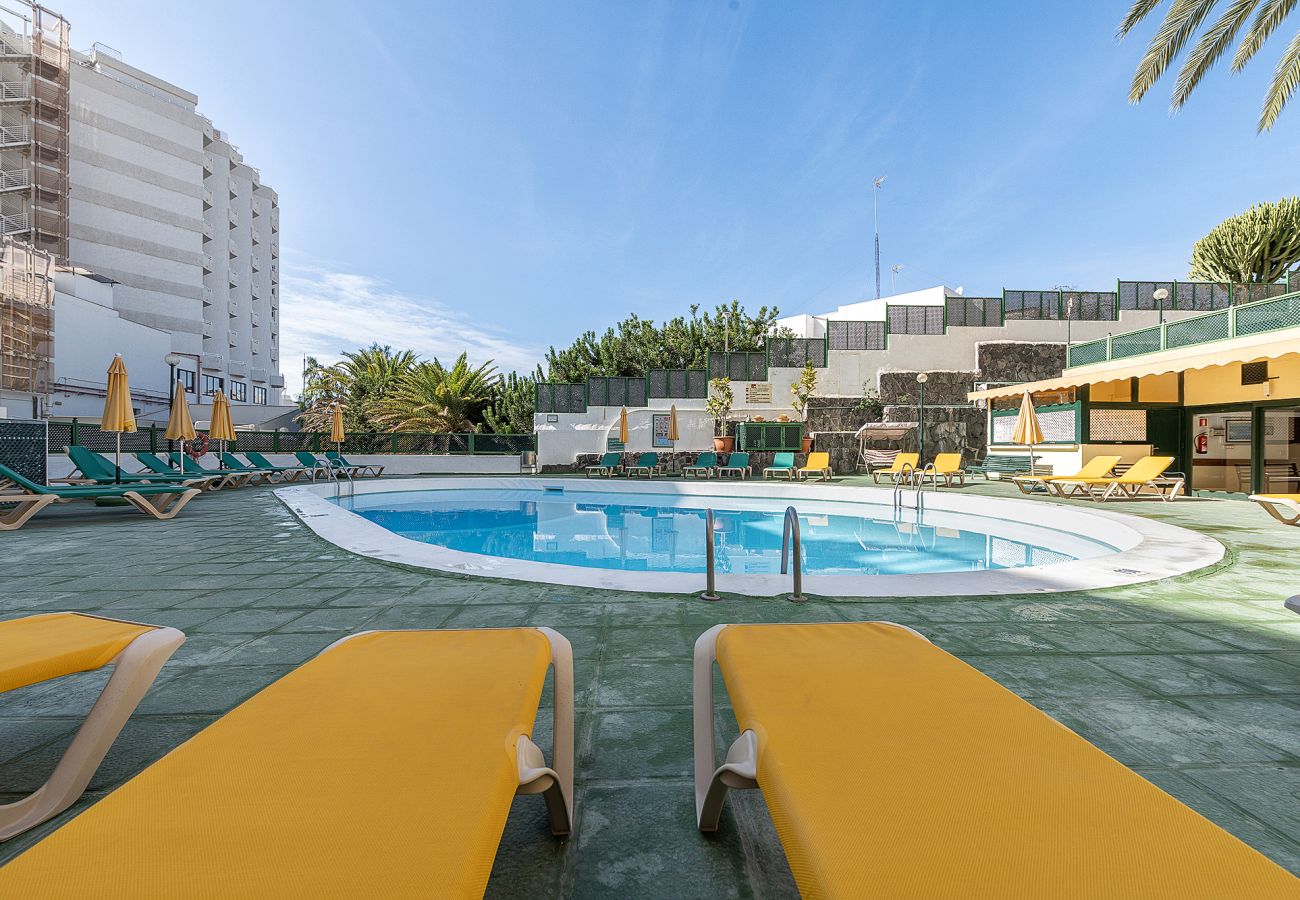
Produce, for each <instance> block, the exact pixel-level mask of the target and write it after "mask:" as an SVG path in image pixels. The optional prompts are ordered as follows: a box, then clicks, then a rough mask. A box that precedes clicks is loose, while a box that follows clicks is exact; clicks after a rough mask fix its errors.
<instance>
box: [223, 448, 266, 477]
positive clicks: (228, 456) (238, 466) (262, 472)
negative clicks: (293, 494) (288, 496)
mask: <svg viewBox="0 0 1300 900" xmlns="http://www.w3.org/2000/svg"><path fill="white" fill-rule="evenodd" d="M217 459H218V460H219V461H220V463H221V465H222V469H223V471H227V472H247V473H248V474H249V475H252V476H254V477H257V478H260V479H261V481H263V482H272V481H280V480H281V477H280V473H279V472H277V471H275V470H274V469H263V468H262V467H261V466H250V465H249V464H248V463H245V462H240V461H239V459H237V458H236V457H235V454H233V453H229V452H227V453H218V454H217Z"/></svg>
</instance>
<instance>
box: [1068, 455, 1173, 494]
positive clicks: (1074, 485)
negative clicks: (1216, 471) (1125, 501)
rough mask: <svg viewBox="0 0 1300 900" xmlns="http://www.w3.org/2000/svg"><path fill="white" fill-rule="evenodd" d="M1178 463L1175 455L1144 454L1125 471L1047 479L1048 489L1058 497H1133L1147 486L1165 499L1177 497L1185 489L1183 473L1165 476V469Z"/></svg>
mask: <svg viewBox="0 0 1300 900" xmlns="http://www.w3.org/2000/svg"><path fill="white" fill-rule="evenodd" d="M1173 464H1174V458H1173V457H1172V456H1144V457H1142V458H1141V459H1139V460H1138V461H1137V462H1135V463H1133V465H1132V466H1130V467H1129V470H1128V471H1127V472H1125V473H1124V474H1123V475H1110V476H1107V477H1105V478H1080V477H1079V476H1077V475H1072V476H1066V477H1065V478H1054V479H1052V480H1051V481H1049V482H1047V485H1046V486H1047V490H1048V491H1050V492H1051V493H1054V494H1056V495H1057V496H1058V497H1068V496H1069V495H1070V494H1086V495H1088V496H1089V497H1091V498H1092V499H1093V500H1097V501H1102V500H1109V499H1110V498H1111V497H1116V496H1118V497H1127V498H1129V499H1133V498H1134V497H1136V496H1137V495H1138V494H1140V493H1141V492H1142V489H1143V488H1148V487H1149V488H1151V489H1152V490H1153V491H1155V492H1156V494H1157V495H1158V496H1159V497H1160V499H1161V500H1166V501H1168V500H1173V499H1174V498H1175V497H1177V496H1178V492H1179V491H1181V490H1182V489H1183V479H1182V477H1181V476H1180V477H1165V470H1166V469H1168V468H1169V467H1170V466H1172V465H1173Z"/></svg>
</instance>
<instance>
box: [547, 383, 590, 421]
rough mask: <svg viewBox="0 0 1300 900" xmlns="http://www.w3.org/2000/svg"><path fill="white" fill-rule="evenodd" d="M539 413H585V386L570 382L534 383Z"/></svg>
mask: <svg viewBox="0 0 1300 900" xmlns="http://www.w3.org/2000/svg"><path fill="white" fill-rule="evenodd" d="M535 399H536V407H535V409H536V410H537V412H539V413H585V412H586V411H587V386H586V385H585V384H577V383H572V382H560V381H539V382H538V383H537V384H536V385H535Z"/></svg>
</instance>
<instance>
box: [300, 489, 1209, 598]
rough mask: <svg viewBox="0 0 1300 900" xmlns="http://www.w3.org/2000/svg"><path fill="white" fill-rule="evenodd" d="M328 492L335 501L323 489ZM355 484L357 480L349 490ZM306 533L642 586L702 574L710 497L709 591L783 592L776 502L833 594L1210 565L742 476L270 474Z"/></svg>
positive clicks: (350, 545) (933, 502) (687, 587)
mask: <svg viewBox="0 0 1300 900" xmlns="http://www.w3.org/2000/svg"><path fill="white" fill-rule="evenodd" d="M339 490H341V491H342V493H343V496H341V497H337V498H336V491H339ZM352 490H355V494H352ZM276 494H277V496H279V498H280V499H281V500H282V501H284V503H285V504H286V505H287V506H288V507H289V508H290V509H291V510H292V511H293V512H294V513H295V514H296V515H297V516H298V517H299V518H300V519H301V520H302V521H303V522H304V523H305V524H306V525H307V526H308V527H310V528H311V529H312V530H313V531H315V532H316V533H317V534H318V535H319V536H321V537H322V538H324V539H326V540H327V541H330V542H332V543H334V544H336V545H338V546H340V547H342V548H344V549H346V550H348V551H351V552H353V553H358V554H361V555H363V556H369V557H372V558H375V559H381V560H388V561H391V562H395V563H399V564H402V565H407V566H416V567H420V568H427V569H437V570H441V571H444V572H450V573H457V574H462V575H477V576H492V577H497V578H506V579H514V580H520V581H529V582H535V583H542V584H555V585H573V586H585V587H596V588H608V589H611V590H634V591H642V592H651V593H698V592H699V591H700V589H701V588H702V587H703V586H704V568H705V562H704V560H705V526H704V510H706V509H712V510H713V511H714V516H715V519H714V532H713V534H714V543H715V547H716V551H717V566H716V572H717V577H718V590H720V591H722V592H724V593H733V594H743V595H748V596H773V595H777V594H782V593H789V591H790V587H791V582H790V578H791V576H790V575H781V574H779V570H780V548H781V531H782V514H783V513H784V510H785V509H786V507H787V506H794V507H795V508H796V509H797V510H798V517H799V523H800V530H801V533H802V538H803V553H802V555H801V559H802V561H803V564H804V570H803V571H804V575H805V577H804V589H805V591H806V592H808V593H814V594H821V595H824V596H844V597H873V596H879V597H889V596H914V597H920V596H944V595H947V596H961V595H967V596H969V595H976V594H1000V593H1019V594H1024V593H1031V592H1035V591H1069V590H1082V589H1090V588H1098V587H1108V586H1114V585H1119V584H1132V583H1135V582H1140V581H1149V580H1155V579H1159V578H1165V577H1169V576H1171V575H1178V574H1182V573H1184V572H1188V571H1192V570H1194V569H1197V568H1201V567H1203V566H1206V565H1210V564H1212V563H1215V562H1218V561H1219V560H1220V559H1221V558H1222V557H1223V552H1224V551H1223V546H1222V545H1221V544H1219V543H1218V542H1217V541H1214V540H1213V539H1211V538H1208V537H1206V536H1204V535H1200V534H1197V533H1195V532H1191V531H1187V530H1185V529H1181V528H1176V527H1174V526H1171V525H1166V524H1163V523H1161V522H1158V521H1154V520H1151V519H1146V518H1140V517H1136V516H1129V515H1123V514H1117V513H1114V512H1111V511H1110V510H1109V509H1104V508H1100V507H1098V508H1092V507H1077V506H1076V507H1068V506H1063V505H1060V504H1055V503H1046V502H1041V501H1028V500H1021V499H1006V498H1001V497H989V496H981V495H976V494H974V493H972V492H967V493H962V492H959V491H941V492H927V493H926V494H925V499H924V509H923V510H918V509H916V508H915V504H916V497H915V496H914V495H913V494H912V492H911V491H908V492H907V495H908V496H907V497H906V498H905V500H904V508H902V509H896V508H895V507H894V505H893V493H892V491H891V490H890V489H889V488H883V487H882V488H871V487H864V486H850V485H807V484H773V483H770V482H769V483H766V484H764V483H761V482H759V483H755V482H728V483H719V482H716V481H714V482H703V483H683V482H680V481H628V480H616V481H603V480H602V481H586V480H581V479H572V478H553V477H545V476H532V477H509V476H502V477H470V478H457V477H432V478H428V477H426V478H401V479H383V480H380V481H363V482H358V483H357V484H356V486H355V488H354V489H353V488H351V487H350V486H344V487H342V488H337V487H335V486H333V485H311V486H294V487H286V488H281V489H279V490H277V491H276Z"/></svg>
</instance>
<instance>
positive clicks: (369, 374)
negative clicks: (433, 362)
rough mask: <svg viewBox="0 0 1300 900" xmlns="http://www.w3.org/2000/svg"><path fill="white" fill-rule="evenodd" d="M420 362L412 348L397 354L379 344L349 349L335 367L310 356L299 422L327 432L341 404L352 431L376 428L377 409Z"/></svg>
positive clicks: (345, 422)
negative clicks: (336, 407) (375, 415)
mask: <svg viewBox="0 0 1300 900" xmlns="http://www.w3.org/2000/svg"><path fill="white" fill-rule="evenodd" d="M418 361H419V357H418V356H416V355H415V353H413V352H412V351H410V350H403V351H401V352H400V353H395V352H394V351H393V348H392V347H387V346H383V347H381V346H380V345H379V344H371V345H370V346H369V347H366V348H364V349H362V350H354V351H349V352H346V353H344V354H343V359H342V360H340V361H339V362H337V363H335V364H334V365H332V366H325V365H322V364H321V363H319V362H318V361H317V360H316V359H315V358H314V357H309V358H308V360H307V370H306V373H305V376H304V379H303V392H302V402H301V404H300V405H301V407H302V412H301V413H300V414H299V415H298V421H300V422H301V423H302V427H303V428H304V429H305V430H307V431H328V430H329V427H330V423H331V420H332V418H333V415H334V407H335V405H341V406H342V407H343V423H344V427H345V428H347V430H348V431H349V432H363V431H373V430H374V427H375V423H374V419H373V414H374V411H375V410H376V408H378V406H379V405H380V404H381V403H382V401H383V399H384V398H385V397H387V396H388V394H389V393H390V392H391V391H392V390H393V389H394V388H395V387H396V386H397V385H398V384H399V383H400V382H401V380H402V379H403V378H405V377H406V375H407V374H409V373H410V371H411V370H412V369H413V368H414V367H415V366H416V364H417V363H418Z"/></svg>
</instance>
